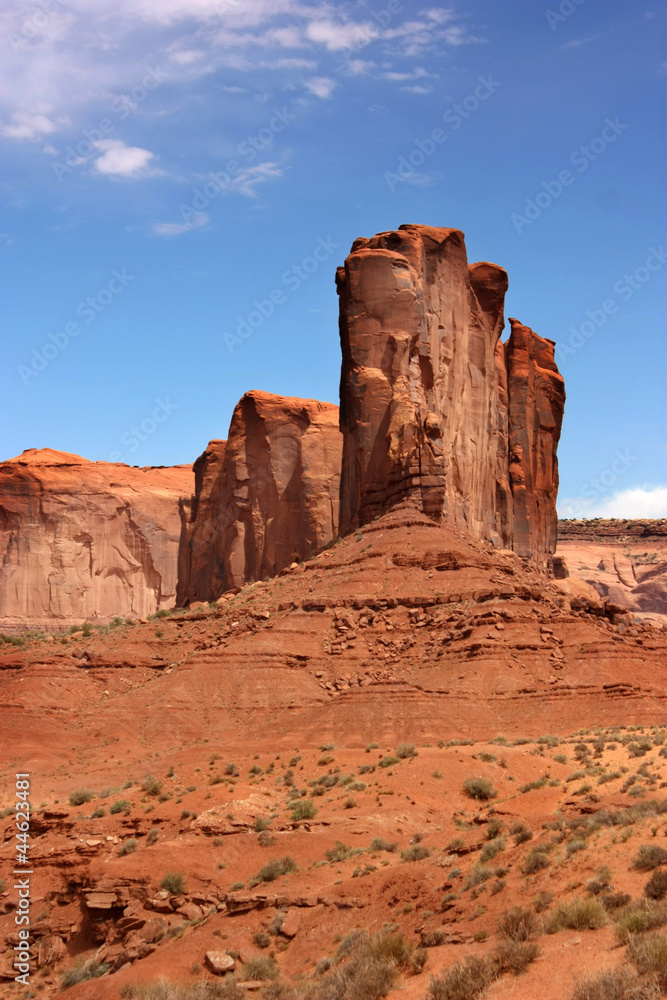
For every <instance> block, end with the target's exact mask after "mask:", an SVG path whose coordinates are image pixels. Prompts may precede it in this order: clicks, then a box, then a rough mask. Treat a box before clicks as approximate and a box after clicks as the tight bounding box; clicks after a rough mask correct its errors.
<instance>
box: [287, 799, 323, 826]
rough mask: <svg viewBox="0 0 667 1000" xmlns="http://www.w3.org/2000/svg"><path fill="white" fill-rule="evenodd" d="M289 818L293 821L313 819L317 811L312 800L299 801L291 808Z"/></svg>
mask: <svg viewBox="0 0 667 1000" xmlns="http://www.w3.org/2000/svg"><path fill="white" fill-rule="evenodd" d="M291 816H292V819H293V820H295V821H296V820H300V819H315V817H316V816H317V809H316V808H315V803H314V802H313V801H312V799H300V800H299V801H298V802H295V804H294V805H293V806H292V812H291Z"/></svg>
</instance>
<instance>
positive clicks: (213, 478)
mask: <svg viewBox="0 0 667 1000" xmlns="http://www.w3.org/2000/svg"><path fill="white" fill-rule="evenodd" d="M226 447H227V442H226V441H219V440H216V441H209V443H208V446H207V448H206V451H205V452H203V454H201V455H200V456H199V458H198V459H197V461H196V462H195V464H194V466H193V471H194V474H195V492H194V495H193V496H192V498H191V499H189V500H182V501H181V506H180V510H181V523H182V527H181V544H180V547H179V555H178V591H177V602H178V604H179V606H181V607H182V606H183V605H185V604H187V603H191V602H193V601H201V600H204V601H210V600H212V595H213V594H215V595H216V596H217V595H219V594H220V592H221V591H220V588H221V586H222V575H223V571H222V559H221V557H220V554H219V553H216V542H217V536H218V528H219V526H220V516H221V511H222V500H221V497H220V493H221V488H222V483H223V479H224V477H223V475H222V468H223V464H224V460H225V449H226Z"/></svg>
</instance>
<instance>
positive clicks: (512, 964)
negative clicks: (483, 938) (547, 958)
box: [493, 941, 540, 976]
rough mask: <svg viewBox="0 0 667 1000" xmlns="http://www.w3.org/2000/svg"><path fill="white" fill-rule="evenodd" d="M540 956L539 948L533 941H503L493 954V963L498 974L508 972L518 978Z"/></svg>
mask: <svg viewBox="0 0 667 1000" xmlns="http://www.w3.org/2000/svg"><path fill="white" fill-rule="evenodd" d="M539 954H540V946H539V945H538V944H535V942H534V941H505V942H503V944H501V945H499V946H498V947H497V948H496V950H495V951H494V953H493V961H494V962H495V965H496V968H497V970H498V971H499V972H510V973H511V974H512V975H513V976H520V975H521V974H522V973H523V972H525V971H526V969H527V968H528V966H529V965H531V964H532V963H533V962H534V961H535V959H536V958H537V957H538V956H539Z"/></svg>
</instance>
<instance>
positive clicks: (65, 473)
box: [0, 448, 192, 631]
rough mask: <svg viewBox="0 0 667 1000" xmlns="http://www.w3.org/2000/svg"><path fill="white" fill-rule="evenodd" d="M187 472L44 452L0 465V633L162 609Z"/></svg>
mask: <svg viewBox="0 0 667 1000" xmlns="http://www.w3.org/2000/svg"><path fill="white" fill-rule="evenodd" d="M191 492H192V471H191V468H190V467H189V466H176V467H174V468H146V469H139V468H132V467H130V466H127V465H117V464H113V463H109V462H89V461H87V459H85V458H80V457H79V456H78V455H70V454H68V453H66V452H61V451H52V450H51V449H43V450H36V449H34V448H32V449H29V450H27V451H25V452H23V454H22V455H20V456H19V457H18V458H13V459H10V460H9V461H8V462H5V463H3V464H2V465H0V552H1V553H2V562H1V568H0V630H2V629H5V630H8V631H12V630H13V629H15V628H17V627H23V626H28V627H34V628H53V627H54V626H58V627H62V628H68V627H69V626H71V625H73V624H79V623H81V622H82V621H84V620H86V619H87V620H89V621H95V620H97V621H104V620H106V619H109V618H112V617H114V616H116V615H119V616H121V617H132V618H140V617H143V616H145V615H148V614H152V613H153V612H155V611H158V610H159V609H161V608H169V607H172V606H173V605H174V603H175V596H176V569H177V559H178V544H179V531H180V522H179V516H178V502H179V499H180V498H181V497H183V496H188V495H189V494H190V493H191Z"/></svg>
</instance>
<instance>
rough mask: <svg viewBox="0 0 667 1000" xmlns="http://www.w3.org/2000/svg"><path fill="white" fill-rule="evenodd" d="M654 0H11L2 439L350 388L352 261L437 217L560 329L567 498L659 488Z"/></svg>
mask: <svg viewBox="0 0 667 1000" xmlns="http://www.w3.org/2000/svg"><path fill="white" fill-rule="evenodd" d="M661 9H662V5H661V4H659V3H658V2H657V0H647V2H646V3H641V2H639V3H636V4H629V3H627V2H625V0H605V2H604V3H603V2H602V0H578V2H577V0H558V2H553V3H551V4H548V3H542V2H541V0H509V2H507V3H504V4H499V3H498V2H497V0H468V2H467V3H465V4H463V3H460V4H458V5H449V4H447V5H444V6H436V5H428V4H425V5H422V4H421V3H419V2H417V3H407V2H405V0H404V2H400V0H367V2H350V3H338V4H335V5H333V4H331V3H325V2H322V0H113V2H112V0H38V2H37V3H34V2H32V0H31V2H29V3H28V2H24V3H21V2H19V3H17V2H15V0H13V2H12V3H8V2H7V0H1V2H0V23H1V26H2V29H3V30H2V51H1V56H2V58H1V60H0V61H1V64H2V69H0V145H1V147H2V148H1V152H2V187H1V191H2V218H1V221H0V254H1V255H2V258H1V259H2V268H1V271H2V278H1V287H0V301H1V302H2V309H1V310H0V323H1V325H2V334H3V337H2V340H3V346H4V364H3V367H2V375H1V379H2V384H1V390H0V391H1V393H2V402H3V407H4V410H5V419H4V420H3V422H2V430H1V431H0V434H1V442H0V444H1V447H0V457H2V458H5V457H10V456H12V455H16V454H18V453H20V452H21V451H22V450H23V449H24V448H28V447H38V448H41V447H52V448H58V449H62V450H65V451H71V452H75V453H78V454H81V455H84V456H85V457H87V458H90V459H106V460H118V461H125V462H128V463H130V464H136V465H149V464H153V465H159V464H164V465H167V464H174V463H182V462H189V461H193V460H194V458H195V457H196V456H197V455H198V454H199V453H200V452H201V451H202V450H203V449H204V447H205V445H206V443H207V441H208V440H209V439H210V438H213V437H224V436H226V433H227V428H228V426H229V420H230V417H231V412H232V409H233V406H234V404H235V403H236V401H237V400H238V399H239V398H240V396H241V395H242V394H243V393H244V392H245V391H246V390H248V389H251V388H260V389H265V390H267V391H270V392H276V393H282V394H285V395H297V396H305V397H314V398H320V399H327V400H332V401H337V398H338V379H339V370H340V356H339V344H338V334H337V299H336V294H335V286H334V274H335V268H336V266H337V265H338V264H340V263H342V261H343V260H344V258H345V256H346V253H347V252H348V250H349V247H350V244H351V243H352V241H353V240H354V239H355V238H356V237H357V236H362V235H363V236H370V235H372V234H373V233H375V232H378V231H382V230H386V229H392V228H395V227H397V226H398V225H400V224H401V223H424V224H429V225H436V226H453V227H457V228H460V229H462V230H463V231H464V232H465V234H466V240H467V246H468V254H469V258H470V260H471V261H473V260H480V259H486V260H491V261H494V262H496V263H498V264H501V265H503V266H504V267H505V268H507V270H508V271H509V276H510V288H509V293H508V296H507V303H506V306H507V307H506V315H507V316H516V317H517V318H518V319H520V320H521V321H522V322H523V323H526V324H528V325H530V326H532V327H533V329H535V330H536V331H537V332H538V333H540V334H541V335H543V336H546V337H550V338H552V339H554V340H556V341H558V343H559V355H558V356H559V362H560V366H561V370H562V371H563V374H564V376H565V379H566V387H567V392H568V403H567V408H566V418H565V423H564V428H563V437H562V440H561V447H560V468H561V500H560V511H561V514H562V515H567V514H570V515H571V516H574V515H586V516H593V515H595V514H601V515H619V516H667V470H666V468H665V458H666V455H667V452H666V450H665V433H664V432H665V392H664V386H665V376H666V368H667V364H666V361H667V357H666V354H667V352H666V349H665V332H664V330H665V324H664V318H665V280H664V278H665V274H667V266H666V265H667V256H666V254H665V251H666V250H667V237H666V235H665V226H664V222H665V191H664V168H665V156H664V152H665V151H664V140H663V139H662V136H663V134H664V84H665V75H666V67H665V62H664V59H665V57H664V53H663V52H662V51H661V37H662V34H663V30H664V23H663V14H662V12H661ZM434 130H435V131H434Z"/></svg>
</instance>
